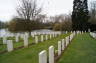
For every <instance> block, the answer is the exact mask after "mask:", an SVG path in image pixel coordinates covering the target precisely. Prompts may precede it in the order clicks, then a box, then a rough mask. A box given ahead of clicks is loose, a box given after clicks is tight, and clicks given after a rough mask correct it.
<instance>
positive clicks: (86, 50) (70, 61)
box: [57, 33, 96, 63]
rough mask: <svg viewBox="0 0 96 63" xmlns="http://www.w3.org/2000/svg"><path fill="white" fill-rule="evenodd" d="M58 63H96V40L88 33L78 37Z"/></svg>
mask: <svg viewBox="0 0 96 63" xmlns="http://www.w3.org/2000/svg"><path fill="white" fill-rule="evenodd" d="M57 63H96V40H95V39H93V38H92V37H90V35H89V34H88V33H86V34H83V35H80V34H79V35H77V36H76V37H75V39H73V41H72V43H71V45H70V46H69V47H68V49H67V50H66V51H65V53H64V54H63V55H62V57H61V59H60V60H59V61H58V62H57Z"/></svg>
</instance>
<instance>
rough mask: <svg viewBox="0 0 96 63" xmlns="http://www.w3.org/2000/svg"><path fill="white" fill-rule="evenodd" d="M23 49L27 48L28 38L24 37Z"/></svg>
mask: <svg viewBox="0 0 96 63" xmlns="http://www.w3.org/2000/svg"><path fill="white" fill-rule="evenodd" d="M24 47H28V36H26V35H24Z"/></svg>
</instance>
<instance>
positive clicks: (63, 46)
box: [62, 39, 65, 50]
mask: <svg viewBox="0 0 96 63" xmlns="http://www.w3.org/2000/svg"><path fill="white" fill-rule="evenodd" d="M64 42H65V41H64V39H62V50H64V49H65V44H64Z"/></svg>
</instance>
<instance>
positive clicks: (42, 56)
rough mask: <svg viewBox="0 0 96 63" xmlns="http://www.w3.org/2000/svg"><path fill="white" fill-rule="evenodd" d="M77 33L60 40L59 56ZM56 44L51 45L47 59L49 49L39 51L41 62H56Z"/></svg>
mask: <svg viewBox="0 0 96 63" xmlns="http://www.w3.org/2000/svg"><path fill="white" fill-rule="evenodd" d="M75 34H76V33H72V34H71V35H70V36H67V37H66V38H65V39H62V40H61V41H58V56H60V55H61V53H62V51H64V50H65V48H66V47H67V46H68V45H69V43H70V42H71V40H72V39H73V38H74V36H75ZM54 55H55V53H54V46H50V47H49V60H47V51H46V50H43V51H41V52H40V53H39V63H47V62H48V61H49V63H54Z"/></svg>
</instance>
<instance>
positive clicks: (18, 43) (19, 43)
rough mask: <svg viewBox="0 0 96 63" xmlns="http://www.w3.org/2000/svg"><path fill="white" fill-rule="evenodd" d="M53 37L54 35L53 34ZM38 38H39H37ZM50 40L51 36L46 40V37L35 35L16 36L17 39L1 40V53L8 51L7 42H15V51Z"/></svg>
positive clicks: (6, 38)
mask: <svg viewBox="0 0 96 63" xmlns="http://www.w3.org/2000/svg"><path fill="white" fill-rule="evenodd" d="M51 35H52V34H51ZM35 36H37V38H36V37H35ZM48 39H50V35H47V39H46V35H40V34H39V35H34V37H33V36H29V37H28V36H24V35H23V36H22V35H21V36H18V35H17V36H16V37H4V38H0V43H1V46H0V52H3V51H7V47H6V46H7V44H6V43H5V41H6V42H7V40H12V42H13V46H14V47H13V48H14V49H19V48H23V47H28V45H34V44H36V42H38V43H39V42H43V41H45V40H48Z"/></svg>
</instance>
